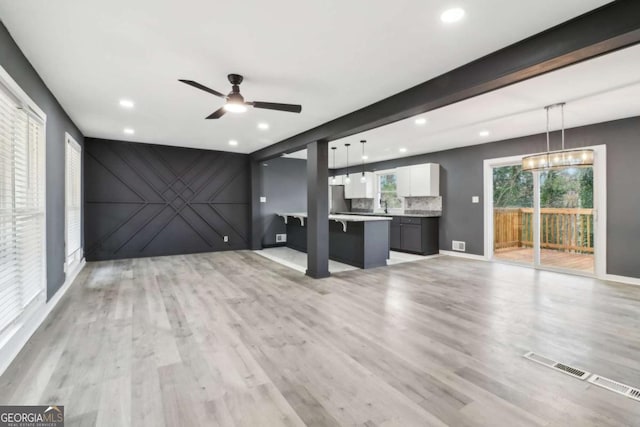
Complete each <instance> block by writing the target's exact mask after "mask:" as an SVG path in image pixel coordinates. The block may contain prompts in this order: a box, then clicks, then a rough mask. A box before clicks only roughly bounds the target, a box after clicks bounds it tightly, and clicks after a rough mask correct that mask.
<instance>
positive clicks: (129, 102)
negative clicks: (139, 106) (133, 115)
mask: <svg viewBox="0 0 640 427" xmlns="http://www.w3.org/2000/svg"><path fill="white" fill-rule="evenodd" d="M134 105H135V104H134V103H133V101H132V100H130V99H121V100H120V106H121V107H122V108H133V107H134Z"/></svg>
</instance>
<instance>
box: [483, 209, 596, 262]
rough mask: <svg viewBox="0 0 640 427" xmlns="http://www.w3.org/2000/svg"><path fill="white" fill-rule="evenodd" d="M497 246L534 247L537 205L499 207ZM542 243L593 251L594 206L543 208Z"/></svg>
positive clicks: (495, 230)
mask: <svg viewBox="0 0 640 427" xmlns="http://www.w3.org/2000/svg"><path fill="white" fill-rule="evenodd" d="M493 235H494V248H495V250H496V251H498V250H501V249H508V248H521V247H531V246H533V208H495V209H494V214H493ZM540 246H541V247H542V248H547V249H557V250H563V251H572V252H580V253H593V209H573V208H541V209H540Z"/></svg>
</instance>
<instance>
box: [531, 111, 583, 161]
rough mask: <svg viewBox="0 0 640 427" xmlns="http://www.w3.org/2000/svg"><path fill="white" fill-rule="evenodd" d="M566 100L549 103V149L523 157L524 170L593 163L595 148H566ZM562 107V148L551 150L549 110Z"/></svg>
mask: <svg viewBox="0 0 640 427" xmlns="http://www.w3.org/2000/svg"><path fill="white" fill-rule="evenodd" d="M564 105H565V103H564V102H561V103H559V104H553V105H547V106H546V107H544V109H545V110H546V112H547V151H546V153H539V154H532V155H530V156H526V157H523V158H522V170H523V171H528V172H533V171H538V170H547V169H562V168H577V167H584V166H591V165H593V150H589V149H574V150H565V148H564ZM556 107H560V111H561V117H562V149H561V150H557V151H551V149H550V143H549V139H550V137H549V110H551V109H552V108H556Z"/></svg>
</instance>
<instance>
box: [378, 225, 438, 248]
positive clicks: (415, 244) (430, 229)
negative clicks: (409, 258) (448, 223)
mask: <svg viewBox="0 0 640 427" xmlns="http://www.w3.org/2000/svg"><path fill="white" fill-rule="evenodd" d="M390 232H391V236H390V239H389V242H390V246H391V249H392V250H394V251H403V252H412V253H417V254H421V255H433V254H437V253H438V252H439V247H438V217H429V218H423V217H404V216H395V217H393V220H392V221H391V228H390Z"/></svg>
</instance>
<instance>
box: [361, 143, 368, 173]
mask: <svg viewBox="0 0 640 427" xmlns="http://www.w3.org/2000/svg"><path fill="white" fill-rule="evenodd" d="M366 143H367V141H366V140H365V139H363V140H361V141H360V144H362V176H361V177H360V182H361V183H363V184H364V183H365V182H367V177H366V176H364V144H366Z"/></svg>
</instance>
